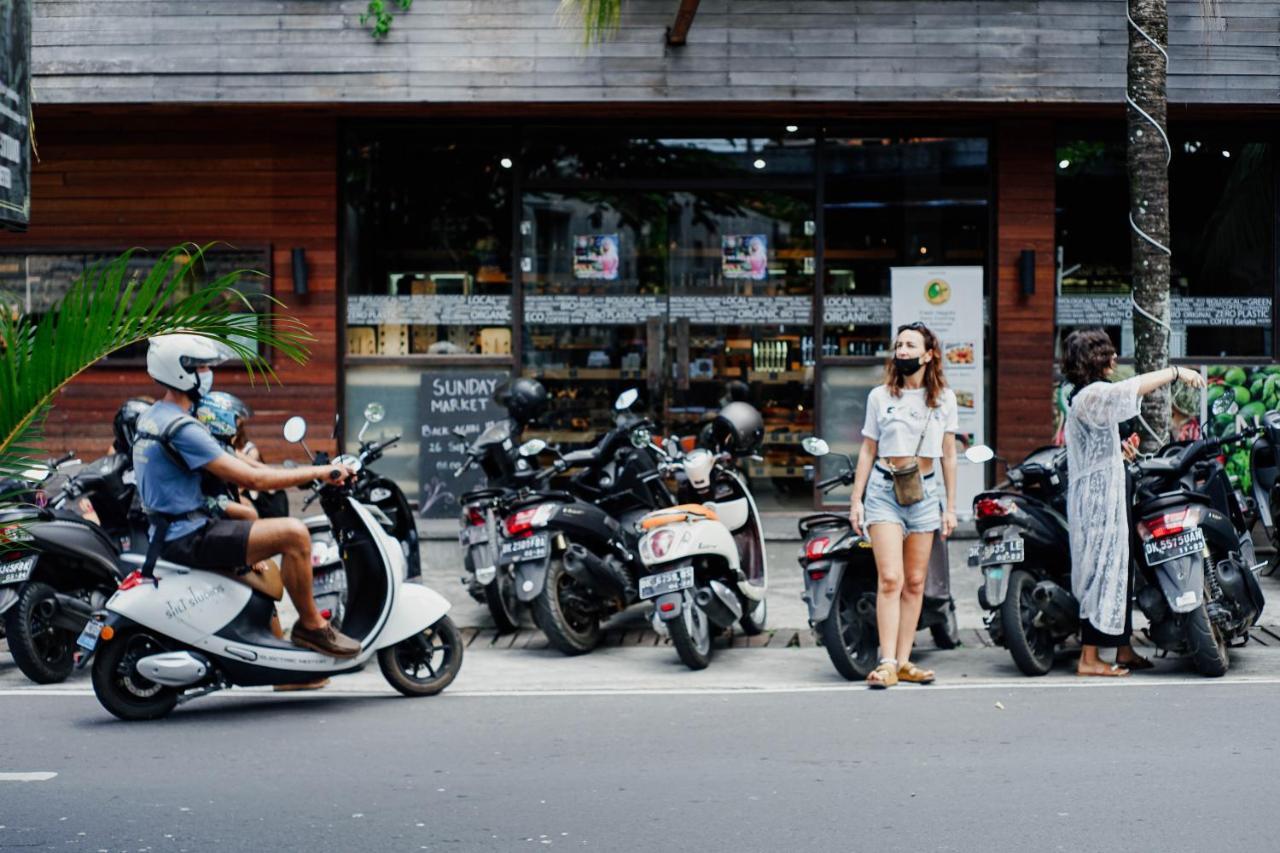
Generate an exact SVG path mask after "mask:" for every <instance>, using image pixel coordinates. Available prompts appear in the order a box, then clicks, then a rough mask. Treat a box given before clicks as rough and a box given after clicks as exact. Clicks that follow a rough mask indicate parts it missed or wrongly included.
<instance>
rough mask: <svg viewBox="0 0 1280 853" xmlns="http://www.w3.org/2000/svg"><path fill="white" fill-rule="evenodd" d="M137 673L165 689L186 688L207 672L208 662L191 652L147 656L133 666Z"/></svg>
mask: <svg viewBox="0 0 1280 853" xmlns="http://www.w3.org/2000/svg"><path fill="white" fill-rule="evenodd" d="M135 665H136V666H137V667H138V673H139V674H140V675H141V676H142V677H143V678H146V679H149V680H151V681H154V682H155V683H156V684H163V685H164V686H166V687H186V686H187V685H189V684H195V683H196V682H197V681H199V680H200V679H202V678H204V677H205V675H206V674H207V673H208V672H209V662H208V661H207V660H205V659H204V658H202V657H200V656H199V655H196V654H193V653H191V652H162V653H161V654H158V655H147V656H146V657H144V658H140V659H139V660H138V662H137V664H135Z"/></svg>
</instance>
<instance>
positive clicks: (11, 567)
mask: <svg viewBox="0 0 1280 853" xmlns="http://www.w3.org/2000/svg"><path fill="white" fill-rule="evenodd" d="M74 461H76V460H73V459H71V458H69V457H64V458H63V459H61V460H59V461H58V462H56V463H53V464H51V465H49V466H48V467H47V468H45V469H43V470H40V469H37V470H33V471H32V472H30V474H29V478H28V479H29V480H31V481H32V484H33V485H39V484H40V483H42V482H45V481H47V479H48V478H49V477H50V476H51V475H52V474H53V472H54V471H56V470H57V468H58V467H59V465H62V464H66V463H68V462H74ZM132 474H133V468H132V465H131V461H130V459H129V457H128V456H127V455H124V454H111V455H109V456H105V457H103V458H101V459H98V460H96V461H94V462H92V463H90V464H89V465H85V466H83V467H81V468H80V470H79V471H77V472H76V474H75V475H74V476H72V477H70V478H68V479H67V481H66V482H65V483H63V484H62V486H61V488H59V489H58V490H57V491H56V492H55V493H54V494H53V495H52V496H51V497H50V499H49V501H48V504H47V505H46V506H39V505H34V504H33V505H25V506H16V507H12V508H10V509H6V510H3V511H0V536H3V537H4V538H5V539H6V540H8V542H7V544H8V546H9V547H6V548H4V549H3V550H0V613H3V614H4V633H5V636H6V638H7V641H8V644H9V652H10V653H11V654H12V655H13V660H14V663H16V664H17V666H18V669H19V670H21V671H22V674H23V675H25V676H27V678H29V679H31V680H32V681H34V682H36V683H37V684H53V683H56V682H60V681H64V680H66V678H67V676H68V675H70V674H71V670H72V667H73V665H74V663H75V661H74V652H75V639H76V635H77V634H78V633H79V632H80V630H81V629H82V628H83V627H84V624H85V622H87V621H88V620H89V618H90V616H91V615H92V614H93V611H94V610H95V609H96V608H98V607H101V606H102V604H103V602H105V601H106V600H107V597H108V596H110V595H111V593H112V592H113V591H114V590H115V588H116V584H117V583H118V582H119V580H120V579H121V577H123V575H124V572H123V571H122V570H121V568H120V566H119V565H118V562H117V561H118V559H119V557H120V554H121V552H122V550H125V551H127V550H129V549H131V548H133V547H134V546H139V547H143V546H145V542H146V523H145V520H144V519H142V518H141V516H140V515H137V514H136V511H133V510H131V507H133V495H134V485H133V479H132ZM82 498H88V499H89V500H90V501H91V503H92V504H93V507H94V512H95V514H96V515H97V516H98V518H99V520H100V521H101V524H98V523H95V522H94V521H92V520H90V519H87V518H85V517H83V516H81V515H80V514H79V513H77V512H75V511H73V510H72V509H71V507H73V506H75V504H76V503H77V502H79V501H80V500H81V499H82Z"/></svg>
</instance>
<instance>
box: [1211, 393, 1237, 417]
mask: <svg viewBox="0 0 1280 853" xmlns="http://www.w3.org/2000/svg"><path fill="white" fill-rule="evenodd" d="M1227 391H1228V392H1230V391H1231V389H1230V388H1228V389H1227ZM1209 410H1210V411H1211V412H1213V414H1214V416H1215V417H1220V416H1222V415H1234V414H1235V413H1236V398H1235V395H1234V394H1231V393H1226V394H1223V395H1222V396H1221V397H1219V398H1218V399H1216V400H1214V401H1213V402H1212V403H1210V404H1209Z"/></svg>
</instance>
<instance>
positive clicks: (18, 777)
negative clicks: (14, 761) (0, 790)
mask: <svg viewBox="0 0 1280 853" xmlns="http://www.w3.org/2000/svg"><path fill="white" fill-rule="evenodd" d="M57 775H58V774H57V773H53V772H51V771H48V770H40V771H37V772H34V773H0V782H48V781H49V780H50V779H52V778H53V777H54V776H57Z"/></svg>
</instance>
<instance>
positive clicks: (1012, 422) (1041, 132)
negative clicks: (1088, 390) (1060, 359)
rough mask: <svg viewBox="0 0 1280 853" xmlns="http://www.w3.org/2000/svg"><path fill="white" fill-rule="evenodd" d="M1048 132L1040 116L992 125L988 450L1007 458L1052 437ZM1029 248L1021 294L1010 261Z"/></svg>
mask: <svg viewBox="0 0 1280 853" xmlns="http://www.w3.org/2000/svg"><path fill="white" fill-rule="evenodd" d="M1053 152H1054V131H1053V124H1052V123H1050V122H1042V121H1026V122H1019V121H1006V122H1001V123H999V124H998V125H997V128H996V139H995V163H996V202H995V203H996V250H995V285H996V287H995V314H994V320H995V322H994V328H993V330H992V335H993V337H994V338H995V340H996V341H997V343H996V352H995V365H994V368H995V376H994V379H993V386H994V391H995V397H996V424H995V437H996V452H997V453H999V454H1000V455H1001V456H1003V457H1004V458H1005V459H1008V460H1010V461H1011V462H1017V461H1020V460H1021V459H1022V458H1023V457H1024V456H1026V455H1027V453H1029V452H1030V451H1032V450H1034V449H1035V448H1037V447H1040V446H1042V445H1045V444H1048V443H1049V441H1050V439H1051V438H1052V437H1053V436H1052V430H1053V427H1052V424H1053V408H1052V390H1053V337H1054V326H1053V321H1054V281H1055V274H1056V264H1055V262H1054V162H1053ZM1024 249H1031V250H1033V251H1034V252H1035V253H1036V287H1035V293H1034V294H1033V295H1030V296H1024V295H1023V294H1022V290H1021V282H1020V279H1019V274H1018V272H1019V271H1018V260H1019V257H1020V255H1021V253H1022V251H1023V250H1024Z"/></svg>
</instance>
